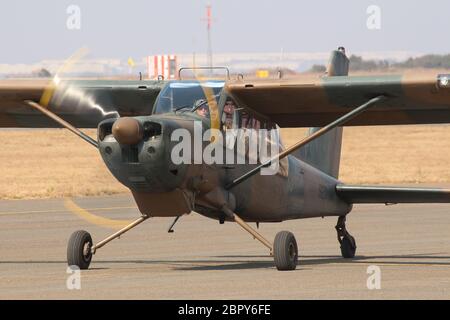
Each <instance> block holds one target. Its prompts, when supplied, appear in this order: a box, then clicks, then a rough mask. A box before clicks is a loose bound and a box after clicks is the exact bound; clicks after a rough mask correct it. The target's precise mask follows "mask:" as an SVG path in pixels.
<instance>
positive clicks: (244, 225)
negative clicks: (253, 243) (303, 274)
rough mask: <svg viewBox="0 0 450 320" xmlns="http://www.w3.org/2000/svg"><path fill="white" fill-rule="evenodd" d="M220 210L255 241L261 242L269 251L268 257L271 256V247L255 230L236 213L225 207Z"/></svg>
mask: <svg viewBox="0 0 450 320" xmlns="http://www.w3.org/2000/svg"><path fill="white" fill-rule="evenodd" d="M222 210H223V211H224V213H225V214H226V215H227V216H229V217H231V218H233V220H234V221H235V222H236V223H237V224H238V225H240V226H241V227H242V228H243V229H244V230H245V231H247V232H248V233H250V234H251V235H252V236H253V237H254V238H255V239H257V240H258V241H259V242H261V243H262V244H263V245H265V246H266V247H267V248H269V250H270V255H272V254H273V245H272V244H271V243H270V242H269V241H268V240H267V239H266V238H264V237H263V236H262V235H261V234H259V233H258V232H257V231H256V230H255V229H253V228H252V227H250V226H249V225H248V224H247V223H246V222H245V221H244V220H242V219H241V218H240V217H239V216H238V215H237V214H236V213H234V212H233V211H231V210H230V209H228V208H227V207H223V208H222Z"/></svg>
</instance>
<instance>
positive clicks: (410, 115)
mask: <svg viewBox="0 0 450 320" xmlns="http://www.w3.org/2000/svg"><path fill="white" fill-rule="evenodd" d="M226 90H227V91H228V94H229V95H231V96H232V97H233V98H234V99H235V100H236V102H237V103H238V104H239V106H242V107H246V108H249V109H251V110H254V111H255V112H257V113H259V114H261V115H263V116H266V117H268V118H270V119H271V120H272V121H273V122H275V123H277V124H278V125H279V126H280V127H322V126H324V125H327V124H329V123H331V122H333V121H334V120H336V119H337V118H339V117H341V116H342V115H344V114H345V113H347V112H349V111H351V110H352V109H354V108H356V107H358V106H360V105H362V104H364V103H366V102H367V101H369V100H370V99H372V98H374V97H376V96H380V95H384V96H386V97H388V99H387V100H385V101H383V102H380V103H377V104H376V106H374V107H372V108H370V109H369V110H367V111H365V112H364V113H362V114H360V115H358V116H357V117H355V118H354V119H352V120H351V121H349V122H348V123H346V125H394V124H425V123H448V122H450V75H445V74H440V75H431V76H430V75H423V76H406V75H405V76H399V75H387V76H348V77H346V76H340V77H322V78H298V79H286V80H283V79H280V80H269V81H267V80H255V81H251V80H248V81H246V80H240V81H235V82H229V83H227V85H226Z"/></svg>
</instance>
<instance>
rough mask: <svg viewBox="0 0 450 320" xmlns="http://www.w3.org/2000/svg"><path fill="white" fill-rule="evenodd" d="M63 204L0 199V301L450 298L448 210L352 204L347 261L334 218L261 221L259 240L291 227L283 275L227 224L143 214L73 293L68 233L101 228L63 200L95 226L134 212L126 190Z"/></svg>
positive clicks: (97, 233) (98, 232)
mask: <svg viewBox="0 0 450 320" xmlns="http://www.w3.org/2000/svg"><path fill="white" fill-rule="evenodd" d="M74 203H75V205H74V206H72V207H70V206H69V208H70V210H69V209H67V207H66V206H65V204H64V201H63V200H62V199H51V200H27V201H0V298H1V299H80V298H81V299H85V298H97V299H122V298H123V299H230V298H231V299H260V298H263V299H266V298H267V299H272V298H274V299H316V298H324V299H360V298H362V299H416V298H417V299H432V298H433V299H449V298H450V205H439V204H438V205H397V206H387V207H385V206H382V205H365V206H356V207H355V210H354V211H353V212H352V213H351V214H350V215H349V217H348V228H349V230H350V232H351V233H352V234H353V236H355V238H356V240H357V245H358V250H357V256H356V258H355V259H353V260H343V259H342V258H341V257H340V251H339V246H338V243H337V240H336V234H335V230H334V225H335V223H336V219H335V218H325V219H308V220H297V221H287V222H283V223H281V224H262V225H261V226H260V232H261V233H262V234H264V235H265V236H267V237H268V238H269V239H270V240H272V239H273V237H274V236H275V234H276V232H277V231H280V230H290V231H292V232H294V233H295V235H296V237H297V241H298V243H299V246H300V255H301V257H300V264H299V266H298V268H297V270H296V271H293V272H278V271H277V270H276V269H275V268H274V265H273V261H272V258H271V257H269V256H268V255H267V251H266V249H265V247H263V246H262V245H261V244H260V243H259V242H257V241H255V240H253V239H252V238H251V237H250V236H249V235H248V234H247V233H246V232H244V231H243V230H241V229H240V228H239V227H238V226H237V225H235V224H233V223H226V224H225V225H219V223H218V222H216V221H214V220H210V219H207V218H204V217H201V216H199V215H198V214H194V213H193V214H191V215H189V216H186V217H183V218H182V219H181V220H180V221H179V223H178V224H177V225H176V227H175V233H172V234H168V233H167V228H168V226H169V225H170V223H171V222H172V221H171V219H161V218H155V219H150V220H149V221H146V222H145V223H143V224H142V225H140V226H138V227H137V228H136V229H134V230H132V231H130V232H129V233H127V234H125V235H123V236H122V237H121V239H119V240H115V241H113V242H111V243H110V244H109V245H107V246H106V247H105V248H103V249H100V250H99V251H98V253H97V254H96V255H95V256H94V259H93V262H92V264H91V269H90V270H87V271H82V273H81V289H80V290H68V289H67V287H66V280H67V277H68V276H69V274H67V273H66V271H67V270H66V268H67V265H66V243H67V240H68V238H69V236H70V234H71V233H72V232H73V231H75V230H77V229H85V230H88V231H89V232H90V233H91V234H92V236H93V239H94V242H95V241H98V240H100V239H102V238H103V237H106V236H107V235H109V234H110V233H111V232H113V230H112V229H109V228H107V227H104V226H98V225H93V224H91V223H88V222H87V221H85V220H83V219H82V218H81V217H80V216H79V215H80V210H81V212H83V210H82V209H79V210H78V212H77V210H75V209H74V207H76V206H78V207H79V208H84V209H87V210H88V211H89V212H91V213H92V214H95V215H99V216H101V217H103V218H105V219H104V220H102V219H99V220H98V221H96V223H103V224H104V225H106V222H108V221H110V220H107V219H120V220H131V219H134V218H136V217H137V216H138V212H137V210H136V208H135V205H134V203H133V200H132V199H131V198H130V197H129V196H110V197H95V198H80V199H74ZM71 210H72V211H76V212H77V213H74V212H72V211H71ZM105 221H106V222H105ZM372 265H375V266H378V267H379V268H380V271H381V282H380V283H381V289H379V290H377V289H374V290H369V289H368V288H367V279H368V277H369V274H368V273H367V268H368V267H370V266H372Z"/></svg>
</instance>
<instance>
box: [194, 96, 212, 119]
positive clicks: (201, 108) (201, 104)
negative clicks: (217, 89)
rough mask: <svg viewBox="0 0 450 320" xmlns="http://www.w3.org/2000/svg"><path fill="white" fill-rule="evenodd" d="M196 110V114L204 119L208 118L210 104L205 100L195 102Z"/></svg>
mask: <svg viewBox="0 0 450 320" xmlns="http://www.w3.org/2000/svg"><path fill="white" fill-rule="evenodd" d="M194 109H195V111H196V113H197V114H198V115H200V116H202V117H206V116H207V115H208V114H209V107H208V102H207V101H206V100H205V99H199V100H197V101H195V102H194Z"/></svg>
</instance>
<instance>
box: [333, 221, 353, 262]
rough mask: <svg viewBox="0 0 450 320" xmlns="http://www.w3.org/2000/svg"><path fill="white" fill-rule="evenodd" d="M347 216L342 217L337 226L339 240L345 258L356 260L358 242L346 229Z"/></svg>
mask: <svg viewBox="0 0 450 320" xmlns="http://www.w3.org/2000/svg"><path fill="white" fill-rule="evenodd" d="M345 220H346V217H345V216H340V217H339V218H338V222H337V224H336V231H337V238H338V241H339V243H340V245H341V254H342V257H344V258H347V259H349V258H354V257H355V252H356V241H355V238H353V237H352V235H351V234H350V233H348V231H347V229H346V228H345Z"/></svg>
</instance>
